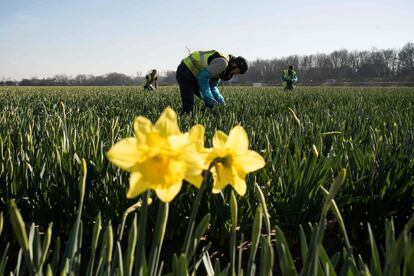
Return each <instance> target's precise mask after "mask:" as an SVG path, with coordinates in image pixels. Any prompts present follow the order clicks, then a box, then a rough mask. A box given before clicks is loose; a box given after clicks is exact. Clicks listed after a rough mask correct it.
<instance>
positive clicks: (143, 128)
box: [134, 116, 152, 145]
mask: <svg viewBox="0 0 414 276" xmlns="http://www.w3.org/2000/svg"><path fill="white" fill-rule="evenodd" d="M134 132H135V137H136V138H137V141H138V144H139V145H142V144H146V143H147V136H148V135H149V134H150V133H151V132H152V123H151V121H150V120H148V119H147V118H145V117H142V116H139V117H136V118H135V120H134Z"/></svg>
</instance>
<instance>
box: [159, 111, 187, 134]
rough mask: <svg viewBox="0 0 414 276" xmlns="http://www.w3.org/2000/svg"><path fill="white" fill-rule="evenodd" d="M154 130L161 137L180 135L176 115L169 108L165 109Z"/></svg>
mask: <svg viewBox="0 0 414 276" xmlns="http://www.w3.org/2000/svg"><path fill="white" fill-rule="evenodd" d="M155 128H156V129H157V130H158V131H159V133H160V135H161V136H163V137H166V136H169V135H177V134H181V132H180V129H179V127H178V123H177V114H176V113H175V111H174V110H172V109H171V108H170V107H167V108H166V109H165V110H164V111H163V112H162V113H161V116H160V117H159V118H158V120H157V122H156V123H155Z"/></svg>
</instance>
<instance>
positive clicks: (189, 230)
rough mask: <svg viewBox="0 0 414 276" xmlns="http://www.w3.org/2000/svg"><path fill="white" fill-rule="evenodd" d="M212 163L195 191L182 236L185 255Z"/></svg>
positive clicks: (188, 250) (188, 248) (188, 249)
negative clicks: (183, 236)
mask: <svg viewBox="0 0 414 276" xmlns="http://www.w3.org/2000/svg"><path fill="white" fill-rule="evenodd" d="M214 165H215V163H214V162H213V163H212V164H211V165H210V167H209V168H208V170H207V171H205V172H204V175H203V182H202V183H201V187H200V190H199V191H198V193H197V196H196V200H195V203H194V207H193V210H192V211H191V216H190V221H189V222H188V225H187V231H186V233H185V238H184V253H185V255H186V256H187V255H188V253H189V252H190V244H192V240H193V231H194V227H195V219H196V217H197V213H198V208H199V207H200V202H201V199H202V198H203V194H204V190H205V189H206V187H207V177H208V172H209V171H210V169H211V168H212V167H213V166H214Z"/></svg>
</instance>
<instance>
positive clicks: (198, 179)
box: [184, 172, 203, 189]
mask: <svg viewBox="0 0 414 276" xmlns="http://www.w3.org/2000/svg"><path fill="white" fill-rule="evenodd" d="M184 179H185V180H187V181H188V182H190V183H191V184H193V185H194V186H196V187H197V188H198V189H200V187H201V183H202V182H203V177H202V176H201V172H200V174H196V175H188V176H186V177H185V178H184Z"/></svg>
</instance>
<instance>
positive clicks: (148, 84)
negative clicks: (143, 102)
mask: <svg viewBox="0 0 414 276" xmlns="http://www.w3.org/2000/svg"><path fill="white" fill-rule="evenodd" d="M157 80H158V76H157V70H155V69H153V70H152V71H151V73H149V74H147V75H146V76H145V78H144V81H143V82H142V87H143V88H144V91H145V92H147V91H153V90H156V89H158V84H157ZM152 83H154V85H152Z"/></svg>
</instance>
